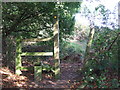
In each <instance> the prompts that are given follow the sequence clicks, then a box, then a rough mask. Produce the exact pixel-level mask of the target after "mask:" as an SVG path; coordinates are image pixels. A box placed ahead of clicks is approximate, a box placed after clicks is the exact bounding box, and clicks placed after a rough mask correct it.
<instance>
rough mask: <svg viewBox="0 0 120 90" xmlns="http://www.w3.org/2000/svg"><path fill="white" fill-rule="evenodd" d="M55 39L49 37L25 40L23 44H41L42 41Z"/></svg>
mask: <svg viewBox="0 0 120 90" xmlns="http://www.w3.org/2000/svg"><path fill="white" fill-rule="evenodd" d="M52 38H53V37H49V38H32V39H25V40H23V42H40V41H49V40H51V39H52Z"/></svg>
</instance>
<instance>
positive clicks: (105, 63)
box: [83, 28, 119, 88]
mask: <svg viewBox="0 0 120 90" xmlns="http://www.w3.org/2000/svg"><path fill="white" fill-rule="evenodd" d="M118 33H119V30H110V29H108V28H101V29H96V33H95V37H94V41H93V45H92V49H94V50H95V52H94V53H93V55H92V56H90V57H89V59H88V61H87V62H86V64H85V67H84V68H85V69H84V71H83V72H84V78H83V81H84V83H86V84H85V86H84V87H88V88H91V87H95V86H97V87H98V88H118V86H119V84H118V80H117V78H116V77H117V72H118V51H117V50H118V45H117V40H118V39H117V40H116V41H115V42H114V43H113V41H114V40H115V38H116V37H117V35H118ZM112 43H113V45H112V46H111V44H112ZM110 46H111V47H110ZM101 51H102V52H101ZM109 74H110V75H111V76H110V77H109V76H108V75H109ZM111 78H112V79H111ZM113 83H115V84H113ZM94 84H96V85H94Z"/></svg>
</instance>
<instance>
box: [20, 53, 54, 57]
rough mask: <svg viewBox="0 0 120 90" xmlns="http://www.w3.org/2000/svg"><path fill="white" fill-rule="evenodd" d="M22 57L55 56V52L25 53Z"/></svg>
mask: <svg viewBox="0 0 120 90" xmlns="http://www.w3.org/2000/svg"><path fill="white" fill-rule="evenodd" d="M21 56H53V52H23V53H21Z"/></svg>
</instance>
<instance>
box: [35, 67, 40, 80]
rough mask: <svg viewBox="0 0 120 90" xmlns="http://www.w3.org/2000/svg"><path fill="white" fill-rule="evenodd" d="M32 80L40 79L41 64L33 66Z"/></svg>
mask: <svg viewBox="0 0 120 90" xmlns="http://www.w3.org/2000/svg"><path fill="white" fill-rule="evenodd" d="M34 80H35V81H36V82H37V81H39V80H42V66H34Z"/></svg>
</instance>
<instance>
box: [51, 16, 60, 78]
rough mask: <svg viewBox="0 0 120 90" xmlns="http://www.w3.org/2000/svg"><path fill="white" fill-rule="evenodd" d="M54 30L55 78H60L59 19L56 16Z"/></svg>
mask: <svg viewBox="0 0 120 90" xmlns="http://www.w3.org/2000/svg"><path fill="white" fill-rule="evenodd" d="M53 30H54V60H55V78H56V79H58V78H60V59H59V20H58V17H57V16H56V18H55V24H54V27H53Z"/></svg>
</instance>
